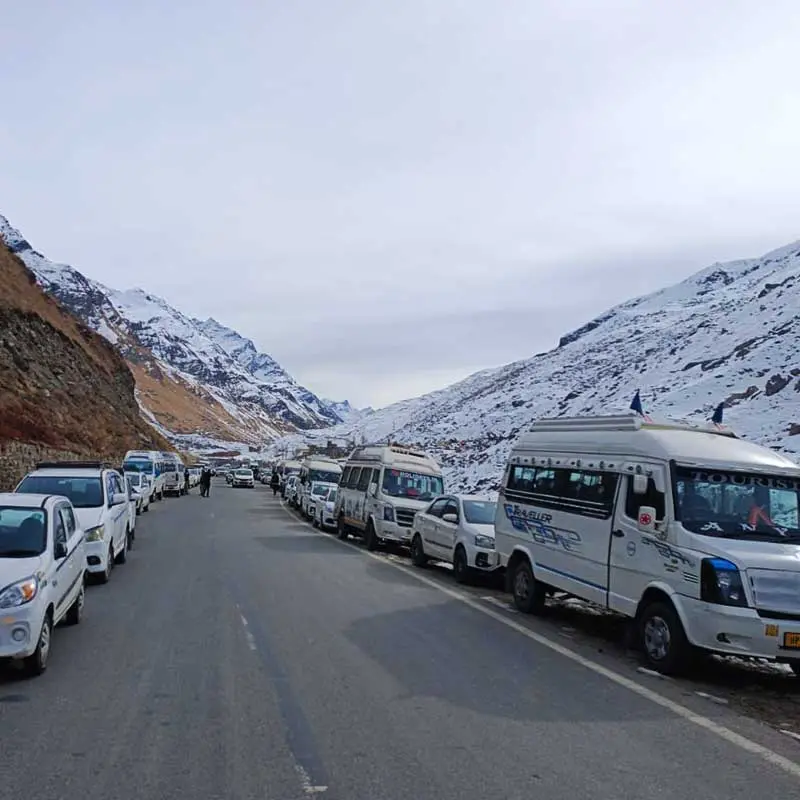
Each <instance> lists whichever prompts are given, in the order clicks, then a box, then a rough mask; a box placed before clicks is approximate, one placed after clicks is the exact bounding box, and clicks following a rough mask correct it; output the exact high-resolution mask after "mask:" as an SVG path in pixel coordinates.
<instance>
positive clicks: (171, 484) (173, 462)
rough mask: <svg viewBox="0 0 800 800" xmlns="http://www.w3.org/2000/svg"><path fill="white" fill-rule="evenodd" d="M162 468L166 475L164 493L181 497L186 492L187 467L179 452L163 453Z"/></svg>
mask: <svg viewBox="0 0 800 800" xmlns="http://www.w3.org/2000/svg"><path fill="white" fill-rule="evenodd" d="M161 455H162V459H163V460H162V462H161V470H162V474H163V476H164V494H174V495H175V496H176V497H180V496H181V495H182V494H186V483H185V478H184V472H185V468H184V465H183V461H181V459H180V457H179V456H178V454H177V453H162V454H161Z"/></svg>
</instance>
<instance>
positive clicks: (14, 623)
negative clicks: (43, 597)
mask: <svg viewBox="0 0 800 800" xmlns="http://www.w3.org/2000/svg"><path fill="white" fill-rule="evenodd" d="M37 600H38V598H37ZM43 622H44V606H43V604H41V603H39V602H37V601H36V600H35V601H34V602H33V604H27V605H24V606H21V607H20V608H8V609H2V610H0V658H27V657H28V656H30V655H32V654H33V652H34V650H36V645H37V643H38V641H39V632H40V631H41V629H42V623H43Z"/></svg>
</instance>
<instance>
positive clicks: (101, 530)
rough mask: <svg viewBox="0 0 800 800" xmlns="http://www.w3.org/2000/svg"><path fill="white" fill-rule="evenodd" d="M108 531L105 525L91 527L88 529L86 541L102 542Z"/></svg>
mask: <svg viewBox="0 0 800 800" xmlns="http://www.w3.org/2000/svg"><path fill="white" fill-rule="evenodd" d="M105 532H106V526H105V525H97V526H95V527H94V528H89V529H88V530H87V531H86V541H87V542H102V541H103V536H104V535H105Z"/></svg>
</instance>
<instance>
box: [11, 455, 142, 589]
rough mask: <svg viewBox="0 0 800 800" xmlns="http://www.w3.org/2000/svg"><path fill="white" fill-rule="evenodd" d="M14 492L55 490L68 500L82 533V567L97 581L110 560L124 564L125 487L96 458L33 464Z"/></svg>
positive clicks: (106, 573)
mask: <svg viewBox="0 0 800 800" xmlns="http://www.w3.org/2000/svg"><path fill="white" fill-rule="evenodd" d="M14 491H15V492H19V493H25V494H48V495H52V494H56V495H61V496H62V497H66V498H67V499H69V500H70V502H71V503H72V506H73V508H74V509H75V514H76V516H77V518H78V525H79V526H80V527H81V528H82V529H83V532H84V533H85V535H86V569H87V572H89V573H90V574H91V575H96V576H97V577H98V578H99V579H100V582H101V583H106V582H107V581H108V579H109V577H110V576H111V570H112V569H113V568H114V564H124V563H125V561H126V560H127V556H128V544H129V540H130V536H131V530H130V516H129V513H130V512H129V503H130V500H129V498H128V487H127V485H126V483H125V480H124V478H123V477H122V475H120V474H119V472H117V471H116V470H115V469H111V468H110V467H109V466H107V465H105V464H103V463H102V462H100V461H56V462H45V463H40V464H37V465H36V469H35V470H33V472H29V473H28V474H27V475H26V476H25V477H24V478H23V479H22V480H21V481H20V483H19V485H18V486H17V488H16V489H15V490H14Z"/></svg>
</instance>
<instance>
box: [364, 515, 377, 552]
mask: <svg viewBox="0 0 800 800" xmlns="http://www.w3.org/2000/svg"><path fill="white" fill-rule="evenodd" d="M364 543H365V544H366V545H367V550H369V551H370V552H374V551H375V550H377V549H378V537H377V535H376V533H375V526H374V525H373V524H372V520H370V521H369V522H368V523H367V530H366V533H365V534H364Z"/></svg>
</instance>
